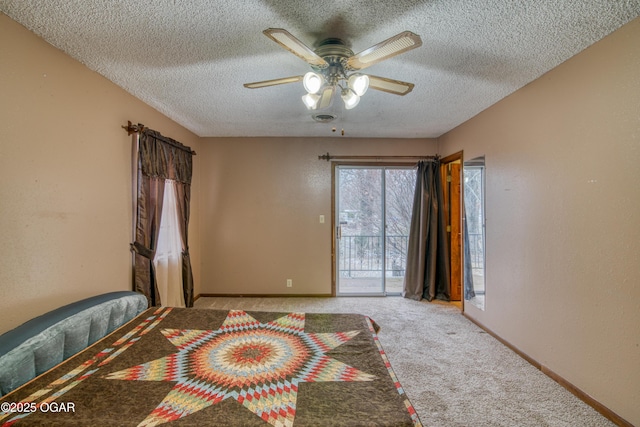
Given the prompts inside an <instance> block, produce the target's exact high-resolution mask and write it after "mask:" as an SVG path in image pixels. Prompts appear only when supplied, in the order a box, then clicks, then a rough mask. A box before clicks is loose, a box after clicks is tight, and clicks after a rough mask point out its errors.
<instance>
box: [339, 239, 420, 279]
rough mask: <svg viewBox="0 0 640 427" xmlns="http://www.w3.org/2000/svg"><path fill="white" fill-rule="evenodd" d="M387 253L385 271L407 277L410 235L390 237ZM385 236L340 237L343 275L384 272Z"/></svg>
mask: <svg viewBox="0 0 640 427" xmlns="http://www.w3.org/2000/svg"><path fill="white" fill-rule="evenodd" d="M386 243H387V253H386V254H385V257H384V260H385V268H384V270H385V274H386V275H387V276H398V277H402V276H404V269H405V266H406V264H407V245H408V243H409V236H387V241H386ZM382 248H383V245H382V236H345V235H342V236H341V238H340V240H339V246H338V250H339V251H340V252H339V253H340V256H339V259H340V263H339V266H338V270H339V273H340V277H370V276H371V272H375V271H378V272H381V271H382V270H383V268H382V262H383V261H382V260H383V257H382V250H383V249H382Z"/></svg>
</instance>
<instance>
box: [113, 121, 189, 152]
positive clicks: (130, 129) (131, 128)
mask: <svg viewBox="0 0 640 427" xmlns="http://www.w3.org/2000/svg"><path fill="white" fill-rule="evenodd" d="M121 127H122V129H124V130H126V131H127V135H129V136H131V135H132V134H134V133H140V132H143V131H144V130H145V129H147V130H149V128H148V127H146V126H145V125H143V124H142V123H138V124H137V125H134V124H133V123H131V121H130V120H129V121H127V125H126V126H124V125H123V126H121ZM154 137H155V138H157V139H159V140H160V141H162V142H164V143H165V144H169V145H170V146H172V147H175V148H178V149H180V150H182V151H186V152H187V153H191V154H192V155H194V156H195V155H196V152H195V151H193V150H192V149H191V148H189V147H186V146H184V145H182V144H178V143H176V142H174V141H173V140H172V139H170V138H166V137H164V136H162V135H160V134H157V135H154Z"/></svg>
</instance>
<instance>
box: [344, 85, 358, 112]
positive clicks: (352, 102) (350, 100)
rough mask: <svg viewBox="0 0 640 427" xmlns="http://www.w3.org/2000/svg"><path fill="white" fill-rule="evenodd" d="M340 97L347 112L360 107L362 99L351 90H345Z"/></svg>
mask: <svg viewBox="0 0 640 427" xmlns="http://www.w3.org/2000/svg"><path fill="white" fill-rule="evenodd" d="M340 96H341V97H342V100H343V101H344V108H346V109H347V110H350V109H352V108H353V107H355V106H356V105H358V102H360V97H359V96H358V95H356V93H355V92H354V91H353V90H351V89H343V90H342V94H341V95H340Z"/></svg>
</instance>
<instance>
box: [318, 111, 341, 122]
mask: <svg viewBox="0 0 640 427" xmlns="http://www.w3.org/2000/svg"><path fill="white" fill-rule="evenodd" d="M311 117H313V120H315V121H316V122H320V123H329V122H330V121H332V120H334V119H335V118H336V117H338V116H336V115H333V114H327V113H319V114H314V115H312V116H311Z"/></svg>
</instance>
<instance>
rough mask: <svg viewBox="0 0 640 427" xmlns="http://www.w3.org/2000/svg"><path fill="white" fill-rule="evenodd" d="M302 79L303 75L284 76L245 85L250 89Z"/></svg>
mask: <svg viewBox="0 0 640 427" xmlns="http://www.w3.org/2000/svg"><path fill="white" fill-rule="evenodd" d="M301 80H302V76H293V77H284V78H281V79H273V80H264V81H262V82H253V83H245V84H244V85H243V86H244V87H246V88H249V89H258V88H261V87H268V86H275V85H284V84H287V83H295V82H299V81H301Z"/></svg>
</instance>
